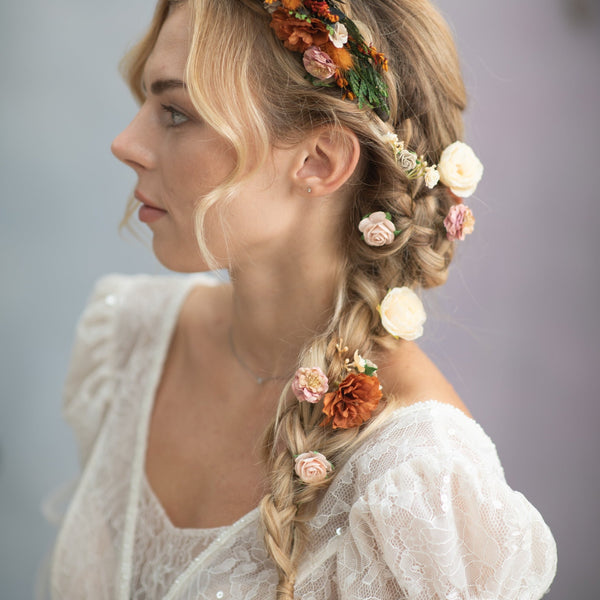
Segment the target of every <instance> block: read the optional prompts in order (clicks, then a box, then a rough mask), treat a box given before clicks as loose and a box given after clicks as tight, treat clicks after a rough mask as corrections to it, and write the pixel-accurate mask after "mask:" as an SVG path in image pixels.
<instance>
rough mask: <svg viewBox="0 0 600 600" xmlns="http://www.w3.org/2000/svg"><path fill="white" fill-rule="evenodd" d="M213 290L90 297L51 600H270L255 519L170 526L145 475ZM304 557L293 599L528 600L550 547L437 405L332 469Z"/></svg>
mask: <svg viewBox="0 0 600 600" xmlns="http://www.w3.org/2000/svg"><path fill="white" fill-rule="evenodd" d="M209 281H211V280H209V279H207V278H202V277H201V278H197V277H194V278H184V279H180V278H165V277H135V278H131V277H120V276H110V277H107V278H105V279H103V280H101V281H100V282H99V284H98V285H97V287H96V289H95V291H94V294H93V296H92V298H91V301H90V304H89V305H88V307H87V308H86V311H85V312H84V314H83V317H82V319H81V321H80V324H79V326H78V329H77V335H76V343H75V347H74V351H73V358H72V363H71V367H70V371H69V376H68V379H67V384H66V387H65V404H64V411H65V416H66V418H67V420H68V421H69V423H70V424H71V426H72V427H73V429H74V431H75V433H76V436H77V440H78V444H79V448H80V454H81V460H82V465H83V470H82V475H81V477H80V480H79V484H78V486H77V489H76V491H75V494H74V496H73V498H72V500H71V503H70V506H69V509H68V511H67V514H66V516H65V518H64V519H63V523H62V526H61V530H60V532H59V535H58V538H57V541H56V545H55V549H54V553H53V561H52V571H51V588H52V595H53V597H54V598H55V599H59V598H60V599H71V598H73V599H75V598H86V599H89V600H96V599H98V600H99V599H107V600H108V599H111V600H112V599H114V598H118V599H119V600H128V599H129V598H133V599H135V600H142V599H144V600H151V599H159V598H165V599H167V600H172V599H175V598H176V599H178V600H179V599H186V600H187V599H189V600H191V599H203V600H204V599H206V600H208V599H211V600H212V599H215V598H216V599H219V598H229V599H235V600H259V599H260V600H263V599H269V598H274V597H275V587H276V583H277V576H276V572H275V568H274V566H273V564H272V562H271V560H270V559H269V557H268V555H267V553H266V551H265V549H264V547H263V542H262V537H261V532H260V530H259V526H258V523H259V521H258V512H257V510H254V511H251V512H250V513H249V514H248V515H246V516H245V517H243V518H242V519H240V520H239V521H238V522H236V523H235V524H233V525H231V526H228V527H219V528H216V529H207V530H189V529H177V528H175V527H173V525H172V524H171V523H170V522H169V520H168V518H167V515H166V514H165V513H164V511H163V510H162V507H161V506H160V503H159V502H158V500H157V499H156V498H155V497H154V495H153V493H152V490H151V489H150V488H149V486H148V484H147V482H146V480H145V476H144V464H143V461H144V456H145V448H146V446H145V444H146V438H147V430H148V421H149V415H150V412H151V409H152V402H153V398H154V394H155V390H156V386H157V384H158V380H159V377H160V374H161V371H162V365H163V361H164V358H165V354H166V349H167V347H168V341H169V339H170V335H171V332H172V329H173V326H174V323H175V320H176V317H177V314H178V310H179V307H180V305H181V303H182V301H183V299H184V297H185V295H186V294H187V293H188V292H189V290H190V289H191V287H192V286H193V285H198V284H199V283H201V282H209ZM306 557H307V558H306V559H305V561H304V562H303V563H302V565H301V566H300V571H299V575H298V581H297V585H296V597H297V598H301V599H302V600H364V599H366V598H369V599H370V600H389V599H390V598H394V599H403V598H404V599H410V600H433V599H436V600H437V599H442V598H443V599H446V600H488V599H490V600H491V599H492V598H493V599H495V600H509V599H510V600H514V599H519V600H534V599H537V598H540V597H541V596H542V595H543V594H544V592H545V591H546V590H547V588H548V587H549V585H550V583H551V581H552V578H553V576H554V573H555V569H556V547H555V544H554V540H553V538H552V535H551V533H550V531H549V529H548V527H547V526H546V524H545V523H544V521H543V519H542V517H541V516H540V514H539V513H538V512H537V511H536V509H535V508H534V507H533V506H532V505H531V504H529V503H528V502H527V500H526V499H525V498H524V497H523V496H522V495H521V494H520V493H518V492H515V491H513V490H512V489H511V488H510V487H509V486H508V485H507V483H506V481H505V478H504V474H503V471H502V467H501V466H500V463H499V461H498V457H497V454H496V450H495V447H494V445H493V443H492V442H491V441H490V439H489V438H488V437H487V436H486V434H485V433H484V432H483V430H482V429H481V427H479V425H477V424H476V423H475V422H474V421H473V420H471V419H469V418H468V417H466V416H465V415H464V414H463V413H462V412H460V411H459V410H457V409H455V408H453V407H450V406H447V405H443V404H440V403H438V402H435V401H428V402H420V403H417V404H414V405H412V406H410V407H407V408H402V409H398V410H397V411H396V412H395V413H394V414H393V415H392V417H391V418H390V420H389V421H388V422H387V423H386V424H385V426H384V427H382V428H381V429H380V430H379V431H378V432H377V433H376V435H374V436H373V437H371V438H369V440H367V441H366V442H365V444H364V445H363V446H362V447H361V448H360V449H359V450H358V451H357V452H356V453H355V454H354V456H353V457H352V458H351V459H350V460H349V461H348V463H347V464H346V465H344V466H343V467H341V468H340V469H339V470H338V472H337V475H336V478H335V480H334V482H333V483H332V485H331V487H330V488H329V490H328V491H327V493H326V494H325V495H324V497H323V500H322V502H321V504H320V505H319V508H318V511H317V514H316V516H315V517H314V518H313V519H312V521H311V522H310V527H309V540H308V551H307V553H306Z"/></svg>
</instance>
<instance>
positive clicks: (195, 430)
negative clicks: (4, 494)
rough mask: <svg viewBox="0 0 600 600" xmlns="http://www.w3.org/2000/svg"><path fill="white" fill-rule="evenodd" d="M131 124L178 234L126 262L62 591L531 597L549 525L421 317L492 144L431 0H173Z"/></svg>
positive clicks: (541, 581) (94, 362)
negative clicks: (481, 154)
mask: <svg viewBox="0 0 600 600" xmlns="http://www.w3.org/2000/svg"><path fill="white" fill-rule="evenodd" d="M125 70H126V74H127V78H128V81H129V84H130V86H131V88H132V90H133V93H134V95H135V96H136V98H137V99H138V100H139V102H140V109H139V112H138V114H137V115H136V117H135V118H134V120H133V121H132V122H131V124H130V125H129V126H128V127H127V129H125V131H123V132H122V133H121V134H120V135H119V136H118V137H117V138H116V139H115V141H114V143H113V152H114V154H115V155H116V156H117V158H119V159H120V160H121V161H123V162H124V163H125V164H126V165H128V166H129V167H131V168H132V169H133V170H134V171H135V172H136V175H137V177H138V181H137V185H136V188H135V193H134V197H135V199H134V200H133V202H132V204H131V206H130V211H129V213H128V214H129V217H131V218H133V213H134V212H135V210H138V209H139V210H138V218H139V220H140V221H141V222H142V223H144V224H145V225H146V226H147V227H148V228H149V230H150V231H151V234H152V240H153V248H154V252H155V254H156V256H157V258H158V259H159V260H160V261H161V263H162V264H163V265H165V266H166V267H167V268H169V269H171V270H173V271H177V272H184V273H200V272H205V271H208V270H212V269H217V268H218V269H227V270H228V272H229V276H230V282H229V283H219V282H218V281H217V280H216V279H214V278H210V277H209V276H206V275H202V274H200V275H198V274H195V275H188V276H186V277H183V278H181V277H180V278H171V277H121V276H110V277H106V278H104V279H102V280H101V281H100V282H99V283H98V284H97V287H96V289H95V290H94V293H93V295H92V297H91V300H90V303H89V305H88V307H87V308H86V310H85V312H84V314H83V317H82V319H81V321H80V324H79V327H78V330H77V337H76V343H75V348H74V353H73V359H72V365H71V368H70V372H69V376H68V380H67V385H66V393H65V414H66V417H67V419H68V420H69V422H70V423H71V425H72V426H73V428H74V430H75V432H76V434H77V437H78V441H79V444H80V450H81V459H82V463H83V472H82V476H81V479H80V482H79V486H78V488H77V491H76V493H75V495H74V497H73V499H72V501H71V505H70V507H69V510H68V512H67V514H66V517H65V519H64V521H63V524H62V528H61V531H60V533H59V536H58V539H57V542H56V547H55V550H54V553H53V560H52V574H51V589H52V594H53V596H54V597H55V598H65V599H67V598H72V599H75V598H78V599H80V598H86V599H96V598H98V599H100V598H111V599H112V598H119V599H123V600H125V599H128V598H134V599H142V598H144V599H151V598H152V599H158V598H169V599H175V598H176V599H192V598H195V599H197V598H202V599H213V598H233V599H236V600H242V599H245V600H250V599H269V598H273V599H278V600H284V599H285V600H290V599H292V598H301V599H303V600H326V599H327V600H331V599H340V600H342V599H343V600H359V599H366V598H369V599H377V600H391V599H397V598H410V599H414V600H417V599H419V600H426V599H434V598H435V599H441V598H445V599H456V600H458V599H461V600H466V599H475V598H477V599H483V598H496V599H503V600H508V599H517V598H519V599H524V598H527V599H534V598H540V597H541V596H542V595H543V594H544V592H545V591H546V590H547V588H548V586H549V585H550V582H551V581H552V578H553V575H554V571H555V564H556V550H555V545H554V541H553V539H552V536H551V534H550V532H549V530H548V528H547V526H546V525H545V523H544V521H543V520H542V518H541V517H540V515H539V513H538V512H537V511H536V510H535V508H533V507H532V506H531V505H530V504H529V503H528V502H527V501H526V500H525V499H524V497H523V496H522V495H520V494H518V493H516V492H514V491H513V490H511V489H510V488H509V487H508V485H507V484H506V481H505V479H504V476H503V472H502V468H501V466H500V463H499V461H498V458H497V455H496V452H495V449H494V445H493V444H492V442H491V441H490V440H489V438H488V437H487V436H486V435H485V433H484V432H483V431H482V429H481V428H480V427H479V426H478V425H477V424H476V423H475V422H474V421H473V420H472V418H471V417H470V415H469V412H468V409H467V408H466V407H465V406H464V404H463V403H462V401H461V400H460V398H458V397H457V395H456V393H455V392H454V390H453V389H452V386H451V385H450V384H449V383H448V382H447V381H446V380H445V379H444V377H443V376H442V375H441V374H440V372H439V371H438V370H437V369H436V367H435V366H434V365H433V364H432V363H431V361H430V360H429V359H428V358H427V356H425V355H424V353H423V352H422V351H421V350H420V349H419V348H418V346H417V345H416V344H415V342H414V340H415V339H417V338H418V337H419V335H420V334H421V333H422V329H423V323H424V321H425V313H424V310H423V307H422V304H421V302H420V300H419V296H418V294H417V293H416V292H418V291H419V290H420V289H423V288H430V287H433V286H436V285H439V284H441V283H443V282H444V281H445V279H446V276H447V272H448V267H449V264H450V260H451V257H452V254H453V250H454V246H455V244H457V243H461V240H463V239H464V238H465V236H466V235H467V234H468V233H470V232H471V231H472V229H473V225H474V217H473V213H472V212H471V210H470V209H469V208H468V207H467V205H466V203H465V201H464V199H465V198H468V197H469V196H471V194H472V193H473V192H474V189H475V187H476V185H477V182H478V181H479V179H480V178H481V175H482V171H483V167H482V165H481V163H480V162H479V160H478V159H477V157H476V156H475V153H474V152H473V151H472V150H471V149H470V147H469V146H467V145H466V144H465V143H464V142H463V141H462V121H461V112H462V110H463V108H464V102H465V98H464V89H463V84H462V81H461V78H460V74H459V68H458V64H457V59H456V54H455V49H454V46H453V43H452V41H451V39H450V36H449V34H448V30H447V27H446V25H445V23H444V22H443V21H442V19H441V18H440V16H439V15H438V14H437V12H436V11H435V10H434V8H433V7H432V6H431V5H430V4H429V3H428V2H427V1H426V0H368V1H367V0H348V1H345V2H344V3H343V4H342V3H341V2H337V1H335V0H281V2H279V1H271V0H268V1H267V2H265V3H263V2H261V1H260V0H187V1H183V2H172V1H170V2H169V1H167V0H159V2H158V6H157V8H156V13H155V16H154V20H153V23H152V25H151V27H150V29H149V31H148V33H147V34H146V36H145V38H144V39H143V40H142V41H141V42H140V44H138V46H137V47H136V48H135V49H134V50H133V51H132V52H131V54H130V55H129V56H128V57H127V59H126V62H125Z"/></svg>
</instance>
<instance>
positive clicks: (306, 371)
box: [292, 367, 329, 404]
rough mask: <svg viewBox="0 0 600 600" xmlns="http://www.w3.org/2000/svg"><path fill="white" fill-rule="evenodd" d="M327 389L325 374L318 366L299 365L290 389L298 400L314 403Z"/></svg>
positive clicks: (327, 383)
mask: <svg viewBox="0 0 600 600" xmlns="http://www.w3.org/2000/svg"><path fill="white" fill-rule="evenodd" d="M328 389H329V380H328V379H327V375H325V373H323V371H321V369H320V368H319V367H300V368H299V369H298V370H297V371H296V375H295V376H294V381H292V391H293V392H294V395H295V396H296V398H298V400H300V402H303V401H306V402H310V403H311V404H314V403H315V402H318V401H319V400H320V399H321V397H322V396H323V394H324V393H325V392H327V390H328Z"/></svg>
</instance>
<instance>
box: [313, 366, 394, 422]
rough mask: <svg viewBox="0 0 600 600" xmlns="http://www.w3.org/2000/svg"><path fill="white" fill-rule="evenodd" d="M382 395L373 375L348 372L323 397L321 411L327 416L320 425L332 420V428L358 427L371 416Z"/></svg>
mask: <svg viewBox="0 0 600 600" xmlns="http://www.w3.org/2000/svg"><path fill="white" fill-rule="evenodd" d="M382 395H383V394H382V393H381V389H380V385H379V379H377V377H376V376H375V375H366V374H365V373H350V374H349V375H348V376H347V377H346V378H345V379H344V381H342V383H340V386H339V387H338V389H337V390H336V391H335V392H329V393H328V394H325V396H324V397H323V413H324V414H325V415H327V416H326V417H325V419H324V420H323V422H322V423H321V425H329V423H331V422H332V421H333V428H334V429H351V428H352V427H358V426H359V425H361V424H362V423H364V422H365V421H366V420H368V419H370V418H371V413H372V412H373V411H374V410H375V408H377V405H378V404H379V400H381V397H382Z"/></svg>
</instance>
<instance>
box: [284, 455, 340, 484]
mask: <svg viewBox="0 0 600 600" xmlns="http://www.w3.org/2000/svg"><path fill="white" fill-rule="evenodd" d="M294 470H295V471H296V475H298V477H300V479H301V480H302V481H303V482H304V483H320V482H321V481H324V480H325V479H327V477H328V476H329V474H330V473H331V472H332V471H333V466H332V464H331V463H330V462H329V461H328V460H327V458H326V457H325V456H323V455H322V454H321V453H320V452H315V451H314V450H313V451H312V452H304V454H300V455H299V456H297V457H296V466H295V468H294Z"/></svg>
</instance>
